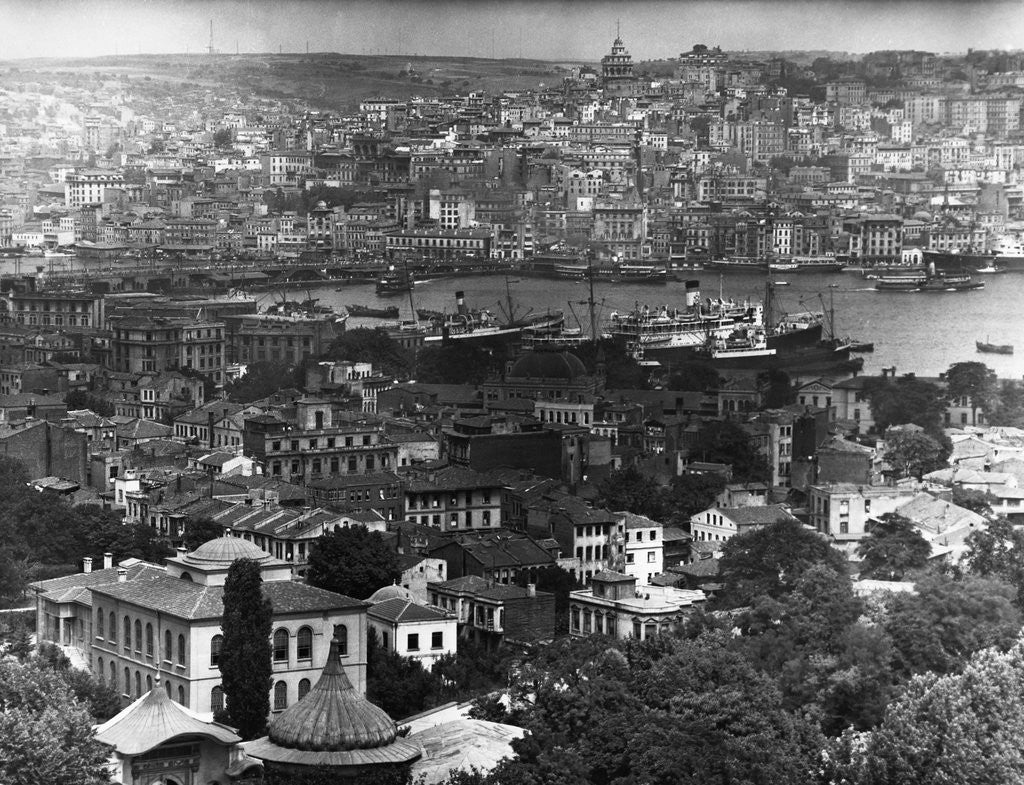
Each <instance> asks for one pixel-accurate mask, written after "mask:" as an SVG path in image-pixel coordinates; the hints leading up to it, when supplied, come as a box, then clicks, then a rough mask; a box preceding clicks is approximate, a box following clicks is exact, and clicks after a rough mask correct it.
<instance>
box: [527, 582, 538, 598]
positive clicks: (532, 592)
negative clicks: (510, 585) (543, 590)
mask: <svg viewBox="0 0 1024 785" xmlns="http://www.w3.org/2000/svg"><path fill="white" fill-rule="evenodd" d="M526 596H527V597H536V596H537V584H536V583H528V584H526Z"/></svg>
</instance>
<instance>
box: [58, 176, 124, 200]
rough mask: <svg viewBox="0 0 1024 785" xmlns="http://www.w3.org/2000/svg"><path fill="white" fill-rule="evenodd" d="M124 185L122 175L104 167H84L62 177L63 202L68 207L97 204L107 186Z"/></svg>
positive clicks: (116, 186)
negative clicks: (79, 170)
mask: <svg viewBox="0 0 1024 785" xmlns="http://www.w3.org/2000/svg"><path fill="white" fill-rule="evenodd" d="M123 185H124V177H123V176H122V175H120V174H118V173H117V172H112V171H107V170H105V169H95V170H94V169H86V170H83V171H81V172H75V173H74V174H68V175H67V176H66V177H65V178H64V202H65V204H67V206H68V207H81V206H82V205H86V204H98V203H100V202H102V201H103V195H104V193H105V192H106V190H107V189H108V188H118V187H120V186H123Z"/></svg>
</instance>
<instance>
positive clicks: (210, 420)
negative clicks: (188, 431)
mask: <svg viewBox="0 0 1024 785" xmlns="http://www.w3.org/2000/svg"><path fill="white" fill-rule="evenodd" d="M214 421H215V418H214V416H213V412H209V413H208V415H207V418H206V422H207V425H208V427H209V429H210V449H211V450H212V449H213V423H214Z"/></svg>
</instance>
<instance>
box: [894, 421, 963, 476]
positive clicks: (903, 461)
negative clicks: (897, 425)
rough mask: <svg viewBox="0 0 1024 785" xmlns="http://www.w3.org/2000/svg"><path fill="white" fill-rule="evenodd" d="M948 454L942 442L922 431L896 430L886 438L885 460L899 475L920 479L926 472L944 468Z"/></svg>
mask: <svg viewBox="0 0 1024 785" xmlns="http://www.w3.org/2000/svg"><path fill="white" fill-rule="evenodd" d="M947 455H948V452H946V451H944V450H943V446H942V444H940V443H939V442H938V441H936V440H935V439H933V438H932V437H931V436H929V435H928V434H927V433H922V432H920V431H910V430H899V431H895V432H892V435H891V436H889V438H888V439H886V440H885V461H886V462H887V463H888V464H889V465H890V466H892V467H893V469H895V470H896V471H897V472H898V474H897V476H898V477H910V476H913V477H916V478H917V479H918V480H920V479H921V477H922V476H923V475H924V474H927V473H928V472H932V471H936V470H937V469H940V468H942V466H943V465H945V458H946V456H947Z"/></svg>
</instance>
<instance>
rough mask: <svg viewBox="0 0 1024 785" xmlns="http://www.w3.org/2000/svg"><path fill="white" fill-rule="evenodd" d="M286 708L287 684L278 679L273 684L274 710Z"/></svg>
mask: <svg viewBox="0 0 1024 785" xmlns="http://www.w3.org/2000/svg"><path fill="white" fill-rule="evenodd" d="M287 708H288V685H287V684H285V683H284V682H283V681H279V682H278V683H277V684H275V685H274V711H281V710H282V709H287Z"/></svg>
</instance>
